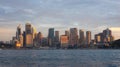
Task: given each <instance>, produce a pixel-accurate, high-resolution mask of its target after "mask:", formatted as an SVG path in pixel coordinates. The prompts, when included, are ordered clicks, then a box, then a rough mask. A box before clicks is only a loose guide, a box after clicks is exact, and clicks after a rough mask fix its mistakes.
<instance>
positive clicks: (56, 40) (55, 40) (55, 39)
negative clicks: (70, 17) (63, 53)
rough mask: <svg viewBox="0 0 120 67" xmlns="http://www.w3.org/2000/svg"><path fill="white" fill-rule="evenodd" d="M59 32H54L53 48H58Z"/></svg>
mask: <svg viewBox="0 0 120 67" xmlns="http://www.w3.org/2000/svg"><path fill="white" fill-rule="evenodd" d="M59 40H60V39H59V31H55V37H54V47H60V41H59Z"/></svg>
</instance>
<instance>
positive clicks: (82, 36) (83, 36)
mask: <svg viewBox="0 0 120 67" xmlns="http://www.w3.org/2000/svg"><path fill="white" fill-rule="evenodd" d="M79 36H80V37H79V44H80V45H84V44H85V35H84V31H83V30H79Z"/></svg>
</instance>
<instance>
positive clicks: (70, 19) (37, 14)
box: [0, 0, 120, 41]
mask: <svg viewBox="0 0 120 67" xmlns="http://www.w3.org/2000/svg"><path fill="white" fill-rule="evenodd" d="M119 8H120V1H119V0H115V1H114V0H100V1H96V0H91V1H89V0H75V1H73V0H69V1H65V0H36V1H33V0H29V1H28V0H15V1H9V0H1V1H0V30H1V31H0V40H2V41H9V40H10V39H11V37H12V36H14V35H15V32H16V27H17V26H18V24H21V25H22V30H24V25H25V24H26V22H27V21H30V22H31V24H33V25H34V26H35V27H36V28H37V31H38V32H39V31H40V32H42V33H43V36H45V37H47V35H48V34H47V33H48V31H47V30H48V29H49V28H52V27H54V28H55V29H56V30H59V31H60V32H61V33H60V34H63V33H64V31H65V30H69V29H70V28H78V29H84V30H85V31H87V30H90V31H92V36H93V35H95V34H97V33H99V32H102V30H104V29H106V28H110V29H111V30H112V31H113V36H115V39H119V38H120V35H119V33H120V23H119V22H120V14H119V12H120V10H119ZM2 34H4V35H2ZM92 38H93V37H92Z"/></svg>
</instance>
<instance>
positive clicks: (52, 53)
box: [0, 50, 120, 67]
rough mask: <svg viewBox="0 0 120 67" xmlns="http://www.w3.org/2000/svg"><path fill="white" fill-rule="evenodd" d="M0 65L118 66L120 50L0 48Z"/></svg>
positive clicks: (48, 66)
mask: <svg viewBox="0 0 120 67" xmlns="http://www.w3.org/2000/svg"><path fill="white" fill-rule="evenodd" d="M0 67H120V50H0Z"/></svg>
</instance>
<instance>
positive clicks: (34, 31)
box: [32, 27, 37, 39]
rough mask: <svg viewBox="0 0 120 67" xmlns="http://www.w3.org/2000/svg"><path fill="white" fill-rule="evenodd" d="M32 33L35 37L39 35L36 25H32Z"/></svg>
mask: <svg viewBox="0 0 120 67" xmlns="http://www.w3.org/2000/svg"><path fill="white" fill-rule="evenodd" d="M32 35H33V39H36V36H37V30H36V28H35V27H32Z"/></svg>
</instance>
